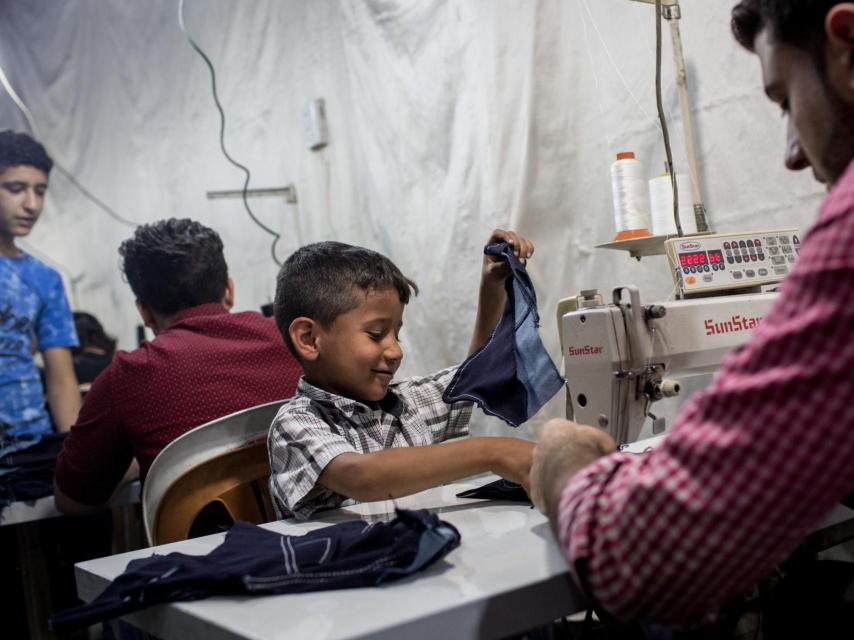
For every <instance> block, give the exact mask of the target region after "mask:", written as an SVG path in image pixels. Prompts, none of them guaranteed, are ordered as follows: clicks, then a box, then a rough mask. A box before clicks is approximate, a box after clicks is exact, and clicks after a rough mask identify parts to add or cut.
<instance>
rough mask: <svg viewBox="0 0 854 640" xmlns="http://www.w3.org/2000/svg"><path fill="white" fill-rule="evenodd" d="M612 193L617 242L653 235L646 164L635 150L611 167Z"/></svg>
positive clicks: (619, 157) (628, 152)
mask: <svg viewBox="0 0 854 640" xmlns="http://www.w3.org/2000/svg"><path fill="white" fill-rule="evenodd" d="M611 193H612V195H613V198H614V226H615V227H616V229H617V235H615V236H614V240H615V241H616V240H630V239H632V238H643V237H646V236H650V235H652V234H651V233H650V232H649V192H648V187H647V182H646V177H645V176H644V168H643V164H641V162H640V160H638V159H637V158H635V154H634V152H633V151H622V152H620V153H618V154H617V161H616V162H615V163H614V164H612V165H611Z"/></svg>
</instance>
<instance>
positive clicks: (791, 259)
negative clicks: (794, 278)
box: [786, 256, 795, 262]
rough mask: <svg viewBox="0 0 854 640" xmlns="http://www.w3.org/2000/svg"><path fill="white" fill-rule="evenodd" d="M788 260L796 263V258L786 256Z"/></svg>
mask: <svg viewBox="0 0 854 640" xmlns="http://www.w3.org/2000/svg"><path fill="white" fill-rule="evenodd" d="M786 259H787V260H788V261H789V262H794V261H795V256H786Z"/></svg>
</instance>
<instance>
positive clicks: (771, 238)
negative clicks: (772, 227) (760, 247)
mask: <svg viewBox="0 0 854 640" xmlns="http://www.w3.org/2000/svg"><path fill="white" fill-rule="evenodd" d="M765 244H767V245H768V246H769V247H773V246H775V245H776V244H777V238H775V237H774V236H769V237H767V238H765Z"/></svg>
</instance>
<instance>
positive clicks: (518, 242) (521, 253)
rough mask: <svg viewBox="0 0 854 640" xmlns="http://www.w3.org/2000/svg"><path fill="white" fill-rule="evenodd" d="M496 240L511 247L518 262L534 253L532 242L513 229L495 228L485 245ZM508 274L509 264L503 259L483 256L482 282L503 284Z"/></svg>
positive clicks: (523, 260)
mask: <svg viewBox="0 0 854 640" xmlns="http://www.w3.org/2000/svg"><path fill="white" fill-rule="evenodd" d="M497 242H506V243H508V244H509V245H510V246H511V247H513V253H514V254H515V255H516V257H517V258H518V259H519V262H521V263H522V264H525V262H526V261H527V260H528V258H530V257H531V256H532V255H534V243H533V242H531V241H530V240H528V239H527V238H524V237H522V236H520V235H519V234H518V233H516V232H515V231H505V230H504V229H496V230H495V231H493V232H492V235H490V236H489V241H488V242H487V243H486V244H487V246H488V245H491V244H495V243H497ZM508 275H510V265H508V264H507V262H506V261H505V260H501V259H499V258H496V257H494V256H488V255H484V256H483V274H482V276H481V280H482V282H483V283H494V284H500V285H502V286H503V284H504V280H505V279H506V278H507V276H508Z"/></svg>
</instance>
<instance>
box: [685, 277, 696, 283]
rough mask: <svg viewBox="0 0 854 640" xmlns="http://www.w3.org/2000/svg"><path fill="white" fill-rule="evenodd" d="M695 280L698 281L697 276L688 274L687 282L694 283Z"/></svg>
mask: <svg viewBox="0 0 854 640" xmlns="http://www.w3.org/2000/svg"><path fill="white" fill-rule="evenodd" d="M695 282H697V278H695V277H694V276H688V277H687V278H685V284H694V283H695Z"/></svg>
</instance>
